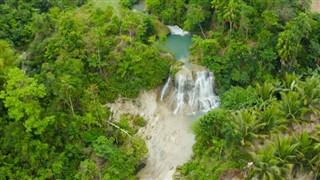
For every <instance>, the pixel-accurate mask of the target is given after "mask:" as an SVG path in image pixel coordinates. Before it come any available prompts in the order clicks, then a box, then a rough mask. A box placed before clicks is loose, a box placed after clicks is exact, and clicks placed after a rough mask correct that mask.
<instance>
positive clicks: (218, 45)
mask: <svg viewBox="0 0 320 180" xmlns="http://www.w3.org/2000/svg"><path fill="white" fill-rule="evenodd" d="M136 2H137V1H135V0H112V1H109V0H106V1H102V0H90V1H86V0H72V1H67V0H59V1H40V0H30V1H22V0H10V1H4V0H0V16H1V18H0V110H1V115H0V127H1V128H0V147H1V151H0V179H135V175H136V173H137V171H138V170H139V168H141V167H142V164H143V161H144V159H145V158H146V156H147V151H148V150H147V147H146V145H145V142H144V141H143V138H142V137H140V136H139V135H138V134H137V132H138V128H140V127H143V126H145V125H146V121H145V120H144V119H143V118H142V117H137V116H133V115H130V114H126V115H123V116H122V117H121V118H120V120H118V121H114V120H113V119H112V118H111V117H112V113H111V112H110V110H109V109H108V108H107V107H106V106H105V105H104V104H105V103H107V102H112V101H114V100H115V99H116V98H117V97H119V96H122V97H126V98H133V97H136V96H137V95H138V94H139V93H140V91H141V90H148V89H153V88H155V87H157V86H159V85H160V84H162V83H163V82H164V80H165V79H166V78H167V76H168V73H169V69H170V66H171V65H172V64H174V63H175V62H174V59H173V58H172V56H169V55H168V54H166V52H163V51H162V49H161V46H160V45H159V43H158V39H157V38H160V40H163V39H164V37H165V36H166V35H167V34H168V33H169V31H168V28H167V27H166V26H165V25H164V24H163V23H165V24H170V25H173V24H177V25H179V26H181V27H183V28H184V29H186V30H189V31H192V33H193V34H194V37H193V45H192V47H191V50H190V54H191V56H190V59H191V60H192V61H193V62H194V63H198V64H201V65H203V66H206V67H207V68H209V69H210V70H211V71H212V72H213V73H214V74H215V78H216V80H217V82H218V85H219V95H220V97H221V107H220V108H219V109H215V110H212V111H210V112H208V113H207V114H206V115H205V116H203V117H201V118H200V119H199V120H197V122H196V123H195V124H194V126H193V129H194V132H195V135H196V140H197V142H196V144H195V145H194V147H193V150H194V155H193V158H192V160H191V161H190V162H188V163H186V164H185V165H183V167H182V168H181V169H179V171H180V172H181V176H183V177H181V178H186V179H218V178H223V177H230V175H232V174H233V175H234V176H238V177H239V178H241V177H243V178H247V179H253V178H256V179H295V178H301V177H302V178H309V179H319V178H320V133H319V132H320V128H319V123H320V121H319V119H320V118H319V114H320V73H319V68H318V65H319V63H320V61H319V59H320V58H319V57H320V31H319V29H320V15H319V14H316V13H311V12H310V11H309V9H310V4H311V1H310V0H272V1H271V0H267V1H265V0H255V1H252V0H209V1H207V0H205V1H197V0H190V1H182V0H163V1H158V0H146V7H147V10H146V11H147V12H148V14H147V13H145V14H144V13H134V12H132V11H131V10H129V9H128V8H130V7H131V6H132V5H133V4H134V3H136ZM180 68H181V64H179V63H176V64H175V65H174V66H173V67H172V73H173V74H175V73H177V71H178V70H179V69H180ZM250 162H252V165H250V164H251V163H250Z"/></svg>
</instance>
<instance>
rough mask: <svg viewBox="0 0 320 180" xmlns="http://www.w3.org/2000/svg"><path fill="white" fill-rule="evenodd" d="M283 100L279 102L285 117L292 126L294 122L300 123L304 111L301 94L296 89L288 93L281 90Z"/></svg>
mask: <svg viewBox="0 0 320 180" xmlns="http://www.w3.org/2000/svg"><path fill="white" fill-rule="evenodd" d="M280 94H281V101H280V102H279V103H278V108H279V109H280V110H281V111H282V112H283V113H284V118H285V119H287V123H288V124H289V126H290V127H291V128H292V124H293V122H296V123H299V122H300V121H301V120H300V115H301V113H302V108H301V107H302V103H301V100H300V98H299V94H298V93H297V92H294V91H289V92H288V93H284V92H281V93H280Z"/></svg>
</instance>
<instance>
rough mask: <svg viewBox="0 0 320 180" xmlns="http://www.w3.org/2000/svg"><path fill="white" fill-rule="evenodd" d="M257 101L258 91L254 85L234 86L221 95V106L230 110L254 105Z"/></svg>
mask: <svg viewBox="0 0 320 180" xmlns="http://www.w3.org/2000/svg"><path fill="white" fill-rule="evenodd" d="M257 101H258V97H257V94H256V91H255V90H254V89H253V88H252V87H248V88H247V89H244V88H241V87H238V86H233V87H231V88H230V89H229V90H228V91H226V92H224V93H223V95H222V96H221V102H222V104H221V106H222V107H223V108H226V109H230V110H237V109H242V108H248V107H252V106H253V105H255V104H256V103H257Z"/></svg>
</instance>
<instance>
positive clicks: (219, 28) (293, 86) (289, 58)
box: [147, 0, 320, 179]
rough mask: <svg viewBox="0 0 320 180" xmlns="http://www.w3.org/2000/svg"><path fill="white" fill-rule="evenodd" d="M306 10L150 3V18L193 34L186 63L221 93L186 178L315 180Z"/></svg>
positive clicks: (315, 53) (311, 48)
mask: <svg viewBox="0 0 320 180" xmlns="http://www.w3.org/2000/svg"><path fill="white" fill-rule="evenodd" d="M310 5H311V1H310V0H303V1H299V0H293V1H289V0H274V1H262V0H257V1H249V0H210V1H201V2H200V1H195V0H191V1H177V0H165V1H161V2H159V1H156V0H148V1H147V11H148V12H150V13H152V14H155V15H156V16H159V17H160V18H161V20H162V21H163V22H165V23H167V24H178V25H179V26H181V27H183V28H184V29H186V30H190V31H192V32H193V33H194V34H196V35H194V38H193V42H194V43H193V45H192V47H191V52H190V54H191V57H190V59H191V60H192V61H193V62H195V63H198V64H201V65H204V66H206V67H208V68H209V69H210V70H211V71H213V73H214V75H215V78H216V80H217V81H218V85H219V95H220V97H221V107H220V109H217V110H213V111H211V112H209V113H208V114H206V115H205V116H204V117H202V118H200V119H199V120H198V121H197V122H196V124H195V125H194V132H195V134H196V139H197V142H196V144H195V145H194V148H193V150H194V156H193V158H192V160H191V161H190V162H188V163H186V164H185V165H184V166H183V167H182V169H181V170H179V171H180V172H181V174H182V176H184V178H187V179H218V178H219V177H220V178H225V179H231V178H232V177H231V176H232V175H234V176H238V178H241V177H242V178H244V176H246V178H247V179H252V178H257V179H292V178H293V179H294V178H299V177H303V176H304V178H309V179H311V178H313V179H319V178H320V173H319V165H318V164H319V154H320V150H319V148H318V146H319V141H320V137H319V129H317V128H316V127H317V126H319V108H320V107H319V102H318V95H316V94H318V92H319V73H318V70H317V69H318V64H319V57H320V54H319V52H320V51H319V50H320V49H319V47H320V46H319V44H320V38H319V37H320V36H319V35H320V33H319V26H320V21H319V20H320V19H319V17H320V16H319V14H316V13H311V12H310V11H309V9H310ZM170 14H175V16H170ZM307 127H308V128H307ZM301 129H305V131H303V132H302V130H301ZM301 141H304V142H301ZM302 144H303V145H302ZM260 146H261V147H260ZM302 146H303V147H302ZM302 149H304V150H302ZM306 149H308V150H306ZM249 162H253V165H252V166H251V167H247V163H249ZM228 175H229V176H228ZM307 176H308V177H307ZM176 178H177V177H176Z"/></svg>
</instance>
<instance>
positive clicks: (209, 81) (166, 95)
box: [160, 25, 219, 114]
mask: <svg viewBox="0 0 320 180" xmlns="http://www.w3.org/2000/svg"><path fill="white" fill-rule="evenodd" d="M167 27H168V28H169V29H170V31H171V37H174V38H176V39H174V40H175V41H174V42H171V40H172V39H170V37H168V38H167V40H168V41H167V43H171V44H170V45H171V46H169V45H168V46H165V47H166V48H168V50H171V51H172V52H174V54H175V56H176V58H177V59H178V61H181V62H183V63H184V65H182V67H181V69H180V70H179V71H178V72H177V73H176V74H175V75H174V77H172V75H170V77H169V79H168V80H167V82H166V83H165V85H164V86H163V88H162V91H161V93H160V100H161V101H166V102H168V104H169V106H170V107H171V109H172V110H173V113H174V114H178V113H187V114H188V113H195V112H198V111H202V112H207V111H209V110H211V109H214V108H217V107H218V106H219V97H218V96H217V95H215V94H214V76H213V73H212V72H210V71H208V69H207V68H205V67H203V66H199V65H195V64H192V63H190V61H189V57H188V56H189V50H188V49H189V45H190V44H188V45H187V47H185V48H181V47H182V46H183V44H176V43H177V42H190V43H191V34H190V33H189V32H188V31H184V30H183V29H181V28H180V27H179V26H176V25H175V26H167ZM169 39H170V41H169ZM187 39H190V41H187ZM181 52H183V53H186V56H184V55H181Z"/></svg>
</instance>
